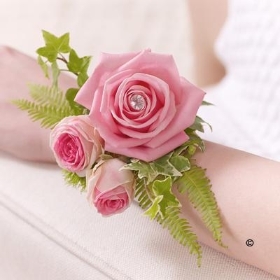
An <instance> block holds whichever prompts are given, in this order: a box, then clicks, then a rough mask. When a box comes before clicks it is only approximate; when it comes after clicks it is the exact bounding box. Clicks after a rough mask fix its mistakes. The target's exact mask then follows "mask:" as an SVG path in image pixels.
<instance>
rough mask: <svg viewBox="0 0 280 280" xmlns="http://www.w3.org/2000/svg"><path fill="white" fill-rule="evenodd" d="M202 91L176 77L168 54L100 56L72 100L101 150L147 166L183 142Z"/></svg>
mask: <svg viewBox="0 0 280 280" xmlns="http://www.w3.org/2000/svg"><path fill="white" fill-rule="evenodd" d="M203 97H204V92H203V91H202V90H200V89H199V88H197V87H195V86H194V85H192V84H191V83H189V82H188V81H187V80H186V79H184V78H183V77H180V75H179V73H178V70H177V67H176V64H175V62H174V59H173V57H172V56H171V55H163V54H156V53H152V52H151V51H150V50H145V51H142V52H140V53H126V54H102V56H101V61H100V62H99V64H98V66H97V67H96V69H95V71H94V73H93V75H92V76H91V77H90V78H89V79H88V81H87V82H86V83H85V85H84V86H83V87H82V89H81V90H80V91H79V93H78V95H77V97H76V101H77V102H78V103H80V104H82V105H84V106H85V107H86V108H88V109H89V110H90V118H91V120H92V123H93V125H94V126H95V127H96V128H97V129H98V131H99V133H100V135H101V137H102V138H103V139H104V141H105V150H107V151H109V152H113V153H117V154H121V155H125V156H128V157H134V158H139V159H142V160H144V161H152V160H155V159H157V158H159V157H160V156H163V155H165V154H166V153H168V152H170V151H172V150H173V149H175V148H176V147H178V146H180V145H182V144H183V143H184V142H186V141H187V140H188V136H187V135H186V133H185V132H184V130H185V129H186V128H187V127H189V126H191V125H192V124H193V122H194V119H195V116H196V113H197V110H198V108H199V106H200V104H201V102H202V99H203Z"/></svg>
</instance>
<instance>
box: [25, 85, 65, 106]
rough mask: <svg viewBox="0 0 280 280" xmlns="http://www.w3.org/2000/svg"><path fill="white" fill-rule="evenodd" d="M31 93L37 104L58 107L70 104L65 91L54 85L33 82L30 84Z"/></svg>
mask: <svg viewBox="0 0 280 280" xmlns="http://www.w3.org/2000/svg"><path fill="white" fill-rule="evenodd" d="M29 93H30V96H31V97H32V99H33V100H34V101H35V102H36V103H37V105H50V106H55V107H57V108H64V107H67V106H68V105H69V104H68V101H67V100H66V98H65V96H64V94H63V91H62V90H60V89H59V88H57V87H54V86H52V87H48V86H43V85H37V84H31V85H29Z"/></svg>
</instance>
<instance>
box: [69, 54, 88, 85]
mask: <svg viewBox="0 0 280 280" xmlns="http://www.w3.org/2000/svg"><path fill="white" fill-rule="evenodd" d="M90 60H91V57H90V56H84V57H81V58H80V57H79V56H78V55H77V53H76V52H75V51H74V50H73V49H72V50H71V51H70V55H69V62H68V64H67V67H68V69H69V71H71V72H72V73H75V74H76V75H77V76H78V79H77V83H78V85H79V87H82V85H83V84H84V83H85V82H86V80H87V79H88V75H87V71H88V67H89V64H90Z"/></svg>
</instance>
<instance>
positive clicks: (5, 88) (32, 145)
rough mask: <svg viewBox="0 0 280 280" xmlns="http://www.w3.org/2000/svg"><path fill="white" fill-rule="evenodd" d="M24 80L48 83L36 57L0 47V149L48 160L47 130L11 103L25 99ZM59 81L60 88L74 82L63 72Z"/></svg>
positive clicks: (18, 154) (49, 158)
mask: <svg viewBox="0 0 280 280" xmlns="http://www.w3.org/2000/svg"><path fill="white" fill-rule="evenodd" d="M28 83H39V84H47V83H48V80H47V79H46V78H45V77H44V75H43V73H42V71H41V70H40V68H39V66H38V64H37V62H36V60H34V59H33V58H31V57H29V56H26V55H24V54H22V53H20V52H18V51H16V50H14V49H12V48H8V47H1V46H0V150H3V151H5V152H8V153H10V154H13V155H15V156H17V157H19V158H23V159H28V160H37V161H48V162H52V161H54V158H53V156H52V153H51V151H50V149H49V145H48V141H49V139H48V138H49V130H47V129H42V128H41V127H40V124H39V123H36V122H31V121H30V118H29V117H28V116H27V113H26V112H22V111H20V110H19V109H17V107H16V106H15V105H13V104H11V100H13V99H28V98H29V93H28ZM60 83H61V86H62V88H68V87H70V86H71V85H74V82H73V80H72V79H71V78H69V77H68V76H66V75H63V76H62V79H61V81H60Z"/></svg>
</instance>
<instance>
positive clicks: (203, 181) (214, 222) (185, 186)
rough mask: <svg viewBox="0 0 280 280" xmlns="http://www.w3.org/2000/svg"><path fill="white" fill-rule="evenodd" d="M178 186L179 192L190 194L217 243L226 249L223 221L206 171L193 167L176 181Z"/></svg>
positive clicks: (189, 196) (190, 198)
mask: <svg viewBox="0 0 280 280" xmlns="http://www.w3.org/2000/svg"><path fill="white" fill-rule="evenodd" d="M176 185H177V187H178V190H179V192H181V193H184V192H187V193H188V198H189V200H190V202H191V203H192V204H193V205H194V207H195V208H196V209H197V210H198V211H199V212H200V213H201V216H202V220H203V221H204V223H205V225H206V226H207V228H208V229H209V230H210V231H211V233H212V234H213V237H214V239H215V240H216V242H217V243H219V244H220V245H221V246H223V247H225V246H224V245H223V244H222V230H221V229H222V221H221V217H220V213H219V209H218V205H217V202H216V199H215V196H214V193H213V192H212V191H211V184H210V180H209V179H208V178H207V177H206V175H205V170H204V169H202V168H201V167H199V166H193V167H192V168H191V169H190V170H189V171H186V172H185V173H184V174H183V176H182V177H180V178H179V179H178V180H177V181H176Z"/></svg>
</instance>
